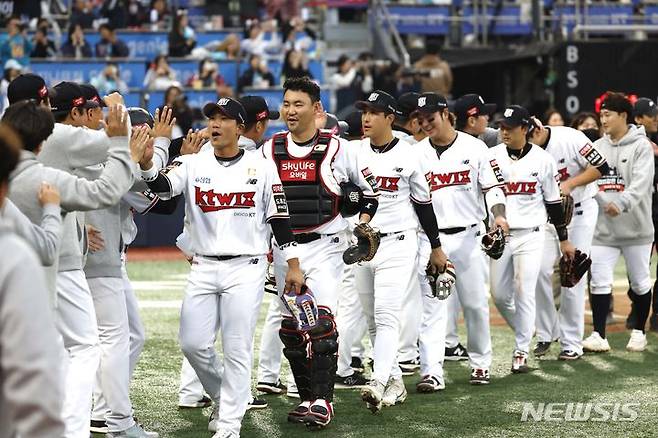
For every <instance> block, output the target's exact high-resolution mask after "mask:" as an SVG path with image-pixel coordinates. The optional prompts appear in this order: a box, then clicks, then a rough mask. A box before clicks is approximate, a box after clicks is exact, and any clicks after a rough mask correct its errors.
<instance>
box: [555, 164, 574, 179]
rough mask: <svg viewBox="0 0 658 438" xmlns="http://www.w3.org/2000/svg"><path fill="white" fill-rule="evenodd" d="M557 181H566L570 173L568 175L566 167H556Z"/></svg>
mask: <svg viewBox="0 0 658 438" xmlns="http://www.w3.org/2000/svg"><path fill="white" fill-rule="evenodd" d="M557 173H558V176H559V178H558V182H562V181H566V180H568V179H569V177H570V176H571V175H569V171H568V170H567V168H566V167H563V168H562V169H558V171H557Z"/></svg>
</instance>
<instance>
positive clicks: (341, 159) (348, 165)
mask: <svg viewBox="0 0 658 438" xmlns="http://www.w3.org/2000/svg"><path fill="white" fill-rule="evenodd" d="M339 141H340V146H339V147H340V149H339V150H338V153H337V154H336V159H335V160H334V162H333V170H334V176H335V177H336V181H338V183H342V182H346V181H351V182H353V183H354V184H356V185H357V186H359V188H360V189H361V190H362V191H363V196H364V197H366V198H377V197H379V189H378V188H377V179H376V178H375V175H373V174H372V172H371V171H370V167H369V166H368V162H367V159H366V158H365V156H364V154H361V153H359V151H360V149H361V148H360V144H358V143H356V142H346V141H342V140H339Z"/></svg>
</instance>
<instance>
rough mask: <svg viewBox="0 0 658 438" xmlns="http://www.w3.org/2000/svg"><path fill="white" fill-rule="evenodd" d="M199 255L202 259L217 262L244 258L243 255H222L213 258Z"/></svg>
mask: <svg viewBox="0 0 658 438" xmlns="http://www.w3.org/2000/svg"><path fill="white" fill-rule="evenodd" d="M199 255H200V256H201V257H203V258H204V259H212V260H217V261H219V262H223V261H226V260H233V259H237V258H238V257H244V256H243V255H223V256H213V255H203V254H199Z"/></svg>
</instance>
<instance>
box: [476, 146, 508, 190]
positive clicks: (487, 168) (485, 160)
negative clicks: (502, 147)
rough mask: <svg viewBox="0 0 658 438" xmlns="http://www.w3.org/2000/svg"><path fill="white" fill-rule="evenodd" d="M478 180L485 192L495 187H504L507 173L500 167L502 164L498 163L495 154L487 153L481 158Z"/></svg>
mask: <svg viewBox="0 0 658 438" xmlns="http://www.w3.org/2000/svg"><path fill="white" fill-rule="evenodd" d="M487 152H488V151H487ZM478 181H479V183H480V187H482V191H483V192H487V191H489V190H490V189H492V188H494V187H502V186H504V185H505V181H506V178H505V174H504V173H503V170H502V169H501V168H500V164H498V160H496V157H495V156H494V154H491V153H485V154H484V155H483V156H482V157H481V158H480V163H479V169H478Z"/></svg>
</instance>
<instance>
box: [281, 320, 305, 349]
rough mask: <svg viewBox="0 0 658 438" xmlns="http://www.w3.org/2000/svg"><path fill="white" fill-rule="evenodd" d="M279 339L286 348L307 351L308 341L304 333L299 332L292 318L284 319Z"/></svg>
mask: <svg viewBox="0 0 658 438" xmlns="http://www.w3.org/2000/svg"><path fill="white" fill-rule="evenodd" d="M279 339H281V342H283V345H284V346H285V347H286V348H292V349H296V350H297V349H306V344H307V343H308V339H307V337H306V336H304V333H303V332H301V331H299V329H298V328H297V323H296V322H295V320H294V319H292V318H283V320H282V321H281V328H280V329H279Z"/></svg>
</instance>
